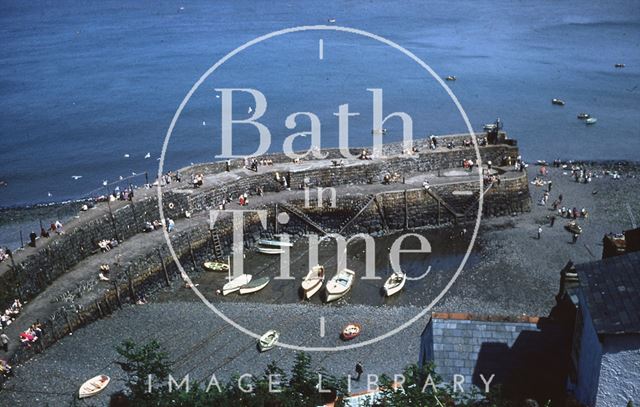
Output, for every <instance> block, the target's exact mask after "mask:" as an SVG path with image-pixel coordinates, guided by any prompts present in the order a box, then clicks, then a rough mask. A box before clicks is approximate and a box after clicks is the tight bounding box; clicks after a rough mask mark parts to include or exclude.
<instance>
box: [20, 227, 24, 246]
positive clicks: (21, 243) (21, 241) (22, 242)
mask: <svg viewBox="0 0 640 407" xmlns="http://www.w3.org/2000/svg"><path fill="white" fill-rule="evenodd" d="M20 247H24V239H23V238H22V229H20Z"/></svg>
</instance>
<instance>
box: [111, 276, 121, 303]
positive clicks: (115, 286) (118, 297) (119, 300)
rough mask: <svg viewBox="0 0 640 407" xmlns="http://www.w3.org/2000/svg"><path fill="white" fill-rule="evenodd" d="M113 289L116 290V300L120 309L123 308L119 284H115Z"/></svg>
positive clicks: (115, 282)
mask: <svg viewBox="0 0 640 407" xmlns="http://www.w3.org/2000/svg"><path fill="white" fill-rule="evenodd" d="M113 288H115V290H116V299H117V300H118V307H120V308H122V300H121V299H120V290H119V289H118V282H117V281H114V282H113Z"/></svg>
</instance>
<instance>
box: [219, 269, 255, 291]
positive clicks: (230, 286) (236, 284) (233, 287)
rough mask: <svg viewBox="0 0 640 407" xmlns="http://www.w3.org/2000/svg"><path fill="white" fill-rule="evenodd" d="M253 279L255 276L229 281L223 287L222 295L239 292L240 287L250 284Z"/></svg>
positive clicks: (243, 275) (240, 276)
mask: <svg viewBox="0 0 640 407" xmlns="http://www.w3.org/2000/svg"><path fill="white" fill-rule="evenodd" d="M252 277H253V276H252V275H251V274H241V275H239V276H238V277H236V278H234V279H233V280H231V281H229V282H228V283H227V284H225V285H224V286H222V295H227V294H231V293H233V292H236V291H238V290H239V289H240V287H242V286H243V285H247V284H249V282H250V281H251V278H252Z"/></svg>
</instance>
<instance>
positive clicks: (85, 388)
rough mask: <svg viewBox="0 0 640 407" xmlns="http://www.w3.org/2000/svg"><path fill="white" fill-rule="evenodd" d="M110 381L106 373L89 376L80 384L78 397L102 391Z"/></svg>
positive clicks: (89, 395) (85, 396) (93, 394)
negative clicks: (89, 377)
mask: <svg viewBox="0 0 640 407" xmlns="http://www.w3.org/2000/svg"><path fill="white" fill-rule="evenodd" d="M110 381H111V378H110V377H109V376H106V375H99V376H96V377H94V378H91V379H89V380H87V381H86V382H84V383H83V384H82V386H80V390H79V391H78V398H81V399H83V398H87V397H91V396H95V395H96V394H98V393H100V392H101V391H103V390H104V389H105V388H106V387H107V386H108V385H109V382H110Z"/></svg>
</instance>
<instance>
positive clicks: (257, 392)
mask: <svg viewBox="0 0 640 407" xmlns="http://www.w3.org/2000/svg"><path fill="white" fill-rule="evenodd" d="M117 351H118V353H119V354H120V355H121V356H123V357H124V358H125V361H124V362H119V364H120V365H121V366H122V368H123V370H124V371H125V372H126V374H127V389H128V392H127V394H126V397H127V403H125V404H122V403H112V406H115V405H116V404H117V405H118V406H136V407H137V406H185V407H186V406H190V407H191V406H194V407H205V406H212V405H214V406H222V407H225V406H229V407H231V406H233V407H236V406H241V407H301V406H320V405H324V404H326V403H328V402H330V401H334V400H336V404H335V405H336V406H337V407H339V406H341V405H343V402H342V400H341V397H343V396H345V395H348V391H349V388H348V381H347V379H346V378H343V377H341V378H337V377H335V376H332V375H330V374H328V373H327V372H326V371H324V370H323V369H320V370H314V369H312V367H311V357H310V356H309V355H307V354H305V353H303V352H300V353H298V354H296V358H295V362H294V365H293V367H292V369H291V372H290V373H289V374H287V373H285V372H284V371H283V370H282V369H281V368H280V367H278V365H277V364H276V362H271V363H269V365H268V366H267V367H266V369H265V370H264V372H263V373H262V374H261V375H259V376H253V375H243V376H235V377H232V378H231V380H229V381H228V382H227V383H224V384H223V383H218V382H217V378H215V376H212V377H211V379H210V380H209V381H207V382H198V381H189V379H187V381H188V390H187V387H186V385H185V384H186V382H185V384H183V386H182V387H180V388H179V389H178V388H176V384H180V383H182V380H183V379H184V378H174V379H173V380H174V382H172V384H173V387H172V386H171V385H170V383H169V382H170V380H168V379H170V378H171V377H170V369H171V363H170V362H169V360H168V358H167V355H166V353H165V352H164V351H162V349H161V348H160V345H158V343H157V342H155V341H153V342H150V343H148V344H146V345H136V344H135V343H134V342H133V341H131V340H127V341H125V342H123V343H122V344H121V345H120V346H118V347H117ZM149 375H152V377H153V379H154V380H153V381H152V387H151V389H152V391H151V392H148V391H147V390H148V386H149V383H148V381H147V378H148V377H149ZM403 376H404V382H403V383H394V380H393V379H391V378H389V377H387V376H384V375H383V376H381V377H380V380H379V383H380V387H379V388H380V392H379V393H378V395H377V399H376V400H374V401H372V400H364V401H362V402H361V403H360V405H361V406H362V407H395V406H398V407H405V406H409V407H411V406H416V407H451V406H462V407H465V406H468V407H471V406H478V405H481V406H486V407H511V406H515V405H519V404H514V403H513V402H512V401H510V400H508V399H507V398H505V397H504V396H503V394H502V392H501V390H500V388H499V387H498V386H496V387H495V388H492V391H491V392H490V393H488V394H480V393H479V392H477V391H474V392H468V391H467V392H456V391H455V389H453V387H452V386H451V385H450V384H446V383H444V381H443V380H442V378H441V377H440V376H439V375H438V374H436V372H435V368H434V366H433V365H425V366H422V367H420V366H417V365H415V364H412V365H409V366H408V367H407V368H405V370H404V372H403ZM185 377H186V376H185ZM320 378H321V380H322V382H321V387H320V385H319V380H320ZM396 380H398V379H397V378H396ZM320 388H322V389H323V391H326V392H322V393H321V392H319V389H320ZM112 401H113V400H112ZM536 405H537V404H536ZM546 406H547V407H548V406H549V404H547V405H546Z"/></svg>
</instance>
